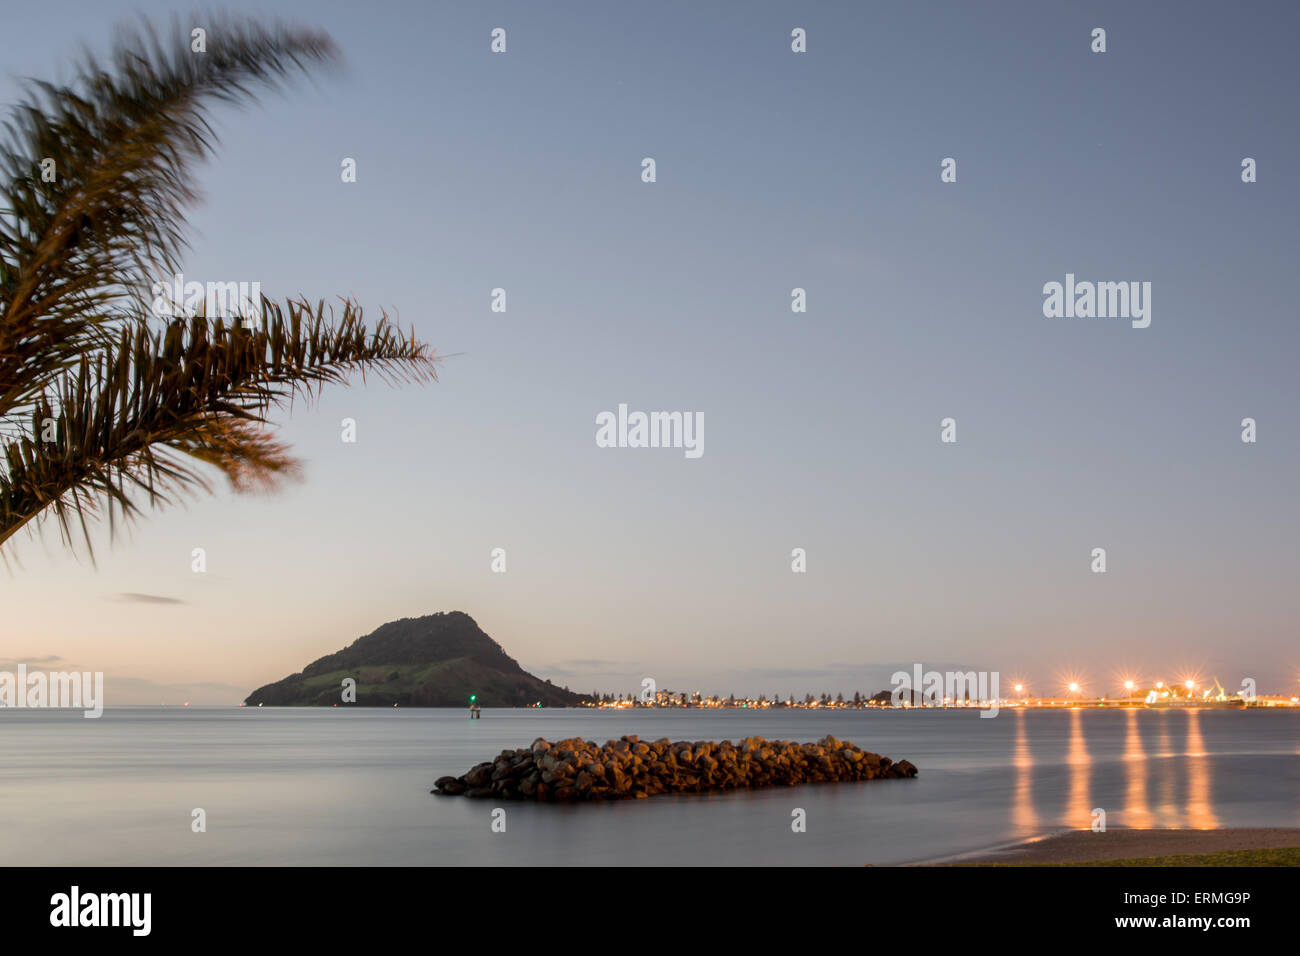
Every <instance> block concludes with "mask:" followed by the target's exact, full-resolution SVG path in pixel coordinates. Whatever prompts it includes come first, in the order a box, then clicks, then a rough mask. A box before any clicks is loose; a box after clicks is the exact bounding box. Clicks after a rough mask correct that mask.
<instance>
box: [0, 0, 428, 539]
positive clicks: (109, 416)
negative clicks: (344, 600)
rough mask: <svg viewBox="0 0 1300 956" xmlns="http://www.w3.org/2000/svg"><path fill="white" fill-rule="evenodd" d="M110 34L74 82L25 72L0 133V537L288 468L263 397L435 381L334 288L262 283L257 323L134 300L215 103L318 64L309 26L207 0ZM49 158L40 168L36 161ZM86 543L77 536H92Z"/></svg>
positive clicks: (321, 48) (168, 233) (331, 52)
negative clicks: (308, 292) (272, 287)
mask: <svg viewBox="0 0 1300 956" xmlns="http://www.w3.org/2000/svg"><path fill="white" fill-rule="evenodd" d="M194 22H195V23H196V24H202V25H203V26H204V28H205V29H206V31H207V49H206V52H203V53H197V52H194V51H192V50H191V47H190V34H189V27H188V26H187V27H184V28H183V27H182V26H181V25H180V22H179V21H177V20H173V21H172V23H171V27H170V30H168V31H162V32H159V31H155V30H154V29H152V28H150V27H148V26H144V25H139V26H134V27H126V28H124V29H123V30H121V31H120V33H119V36H118V38H117V42H116V44H115V46H114V48H113V52H112V54H111V55H110V56H109V58H108V60H107V61H106V62H101V61H100V60H97V59H96V58H95V57H93V56H92V55H90V54H89V53H86V54H83V57H82V63H81V67H80V70H79V72H78V73H77V75H76V78H75V81H74V82H73V83H71V84H70V85H66V86H60V85H56V84H53V83H50V82H46V81H40V80H31V81H29V82H28V84H27V89H26V94H25V100H24V101H23V102H22V103H20V104H19V105H18V106H17V107H16V108H15V110H14V111H13V113H12V115H11V116H10V118H9V119H8V121H7V122H6V123H5V124H4V132H3V135H0V545H3V544H4V542H6V541H7V540H8V539H10V538H11V537H12V536H13V535H14V534H15V533H16V532H17V531H18V530H19V529H21V528H23V527H26V526H28V525H29V524H30V523H31V522H33V521H38V519H40V518H41V517H43V516H45V515H46V514H48V515H50V516H51V517H52V518H53V520H55V521H57V523H58V526H59V529H60V533H61V535H62V536H63V538H64V539H65V540H66V541H68V542H71V541H72V540H73V538H74V534H75V532H76V530H77V529H80V531H81V535H82V536H83V537H84V538H85V541H86V543H87V545H89V544H90V532H89V525H88V522H89V520H90V519H92V518H94V517H96V516H99V515H105V516H106V517H107V519H108V521H109V523H110V529H111V528H113V527H115V526H116V523H117V522H118V521H119V520H121V519H124V518H125V519H129V518H131V517H133V516H135V515H137V514H138V513H139V512H140V511H141V510H142V508H144V507H145V506H159V505H163V504H166V503H168V502H170V501H173V500H174V499H175V498H176V497H177V496H178V495H179V494H181V493H183V492H185V491H193V490H201V489H209V487H210V486H209V484H208V478H207V474H208V473H210V472H212V471H214V470H215V471H216V472H219V473H221V474H224V475H225V476H226V478H227V479H228V480H229V482H230V483H231V485H232V486H233V487H235V488H236V489H237V490H253V489H258V488H267V487H274V486H276V485H277V484H278V483H279V482H281V481H283V480H285V479H288V478H292V477H294V476H295V475H296V474H297V473H298V463H297V462H296V461H295V460H294V458H293V457H292V455H291V454H290V451H289V449H288V448H287V447H286V446H285V445H284V444H283V443H282V442H280V441H278V440H277V439H276V438H275V437H274V436H273V434H272V433H271V431H270V430H269V425H270V422H269V414H270V412H271V410H272V409H273V408H279V407H285V406H288V405H290V404H291V403H292V402H293V401H294V400H295V399H296V398H298V397H302V398H305V399H307V400H311V399H312V398H314V396H315V395H316V393H317V391H318V390H319V389H320V388H321V387H323V386H325V385H329V384H334V383H346V382H347V381H348V380H349V378H350V376H351V375H353V374H354V373H357V374H360V375H361V376H362V377H363V378H364V377H365V376H366V375H367V374H368V373H373V374H376V375H378V376H379V377H380V378H382V379H385V380H387V381H389V382H392V383H397V382H403V381H414V382H423V381H430V380H436V366H437V362H438V359H437V357H436V356H435V354H434V352H433V350H432V349H431V348H430V347H429V346H427V345H425V344H423V343H421V342H419V341H417V340H416V338H415V334H414V330H412V331H411V332H410V333H409V334H407V335H403V334H402V333H401V332H400V331H399V330H398V329H397V328H396V326H395V325H394V324H393V323H391V322H390V321H389V320H388V317H387V316H386V315H385V316H383V317H382V318H381V319H380V321H379V322H377V323H376V324H375V325H374V327H373V328H368V327H367V326H366V325H365V323H364V322H363V320H362V314H361V309H360V307H359V306H358V305H357V304H356V303H355V302H353V301H351V300H343V303H342V307H341V311H340V313H339V314H338V315H336V314H335V310H334V309H333V308H327V307H326V305H325V303H324V301H319V302H318V303H317V304H316V306H314V307H313V306H312V305H311V304H310V303H309V302H307V301H305V300H294V301H289V302H286V303H285V304H283V305H280V304H278V303H274V302H272V301H270V300H269V299H265V298H263V300H262V302H261V313H260V314H259V315H257V316H256V322H253V321H249V320H246V319H239V318H237V319H234V320H232V321H229V322H227V321H225V320H223V319H220V318H211V319H210V318H207V317H205V316H204V315H202V314H200V315H198V316H191V317H187V318H182V319H175V320H171V321H168V322H166V323H165V324H162V325H160V324H159V323H158V321H157V319H156V318H155V317H154V316H152V315H151V314H150V312H149V310H148V309H147V308H146V307H145V305H144V303H145V301H147V296H146V295H145V290H147V289H151V287H152V284H153V280H154V279H155V278H156V277H158V276H159V275H161V274H167V273H173V272H176V271H179V270H177V268H176V264H177V262H178V258H179V256H180V254H181V253H182V251H183V250H184V247H185V238H184V232H183V225H184V223H185V221H186V220H185V215H186V207H187V206H189V205H190V204H192V203H193V202H194V201H196V199H197V198H198V190H197V185H196V179H195V171H194V170H195V167H196V165H197V163H198V162H199V161H200V160H202V159H204V158H205V157H207V156H209V155H210V154H211V153H212V152H213V150H214V148H215V146H216V145H217V144H216V135H215V133H214V131H213V126H212V123H211V112H210V111H211V110H212V108H213V107H214V106H218V105H225V104H242V103H246V102H249V101H251V100H252V99H254V98H255V96H256V94H257V92H258V91H259V90H272V89H277V88H280V87H283V86H284V85H285V84H286V83H287V82H288V81H290V80H291V79H292V78H293V77H294V76H295V75H298V74H304V73H306V72H308V71H309V70H310V69H312V68H314V67H318V66H321V65H326V64H331V63H334V62H337V60H338V51H337V49H336V47H335V45H334V43H333V41H332V40H331V39H330V38H329V37H328V36H327V35H326V34H324V33H321V32H320V31H317V30H313V29H309V28H303V27H296V26H286V25H283V24H273V25H266V24H263V23H260V22H257V21H252V20H244V19H238V18H229V17H222V16H215V15H207V16H199V17H196V18H195V20H194ZM43 162H45V163H47V164H51V163H52V164H53V167H52V168H53V170H54V172H55V176H54V178H53V179H52V181H47V178H46V177H45V176H43V175H42V163H43ZM92 557H93V551H92Z"/></svg>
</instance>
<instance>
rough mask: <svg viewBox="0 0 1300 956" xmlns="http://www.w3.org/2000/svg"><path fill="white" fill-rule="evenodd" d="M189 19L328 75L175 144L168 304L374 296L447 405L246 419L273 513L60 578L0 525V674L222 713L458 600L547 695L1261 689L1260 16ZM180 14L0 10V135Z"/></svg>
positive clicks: (1269, 531) (1287, 524)
mask: <svg viewBox="0 0 1300 956" xmlns="http://www.w3.org/2000/svg"><path fill="white" fill-rule="evenodd" d="M981 7H982V8H981ZM232 9H234V10H238V11H243V12H248V13H253V14H261V15H272V16H280V17H283V18H285V19H288V20H294V21H301V22H303V23H308V24H312V25H316V26H319V27H321V28H324V29H325V30H327V31H328V32H329V33H331V35H332V36H333V37H334V39H335V40H336V41H337V42H338V44H339V45H340V46H341V48H342V50H343V53H344V56H345V58H346V68H345V69H344V70H343V71H342V72H340V73H333V74H331V73H321V74H318V75H316V76H315V77H314V78H313V79H312V80H311V81H310V82H302V83H299V84H298V85H297V86H296V88H295V89H293V90H290V91H289V92H288V93H286V94H283V95H275V94H273V95H268V96H266V97H264V98H263V99H262V101H261V103H260V104H259V105H258V106H257V107H255V108H253V109H251V110H246V111H242V112H241V111H237V110H230V109H224V110H221V111H219V112H218V113H217V119H218V121H219V122H218V129H219V132H220V134H221V147H220V151H219V154H218V156H217V157H216V159H215V161H214V162H212V163H211V164H209V165H208V166H206V167H205V168H204V169H203V171H202V173H201V181H202V183H203V187H204V191H205V201H204V202H203V204H202V205H201V206H198V207H197V208H195V210H194V212H193V216H192V219H191V220H190V222H189V227H190V237H191V240H192V249H191V252H190V254H189V255H188V256H187V257H186V259H185V261H184V274H185V277H186V279H193V280H198V281H258V282H261V284H262V289H263V291H264V292H266V293H267V294H268V295H270V296H271V297H272V298H278V299H283V298H285V297H288V296H296V295H299V294H305V295H307V296H308V297H310V298H311V299H313V300H315V299H317V298H320V297H326V298H329V297H334V296H339V295H349V296H354V297H356V298H357V299H358V300H359V301H360V302H361V303H362V304H363V305H364V306H365V307H366V308H367V311H368V312H373V314H374V315H376V316H378V314H379V310H380V309H381V308H386V309H388V311H389V312H390V314H396V315H399V316H400V319H401V321H402V323H403V325H414V327H415V330H416V332H417V334H418V337H419V338H421V339H422V340H424V341H427V342H430V343H431V344H432V345H434V346H435V347H436V348H437V349H438V351H439V352H440V353H442V354H443V355H445V356H447V357H446V360H445V363H444V364H443V366H442V368H441V370H440V379H441V380H440V381H439V382H438V383H437V384H432V385H427V386H424V387H410V386H408V387H403V388H400V389H392V388H389V387H388V386H386V385H384V384H382V383H380V382H378V381H370V382H367V383H366V384H365V386H364V387H363V386H362V384H361V382H360V381H359V380H358V381H355V382H354V384H353V386H352V387H350V388H346V389H345V388H338V387H336V388H332V389H329V390H327V391H326V392H325V393H324V395H323V397H322V399H321V400H320V401H319V403H317V404H315V405H313V406H311V407H305V406H299V407H295V408H294V410H293V411H292V413H291V414H290V413H283V414H279V415H277V421H278V422H279V424H280V427H279V434H280V436H281V437H283V438H285V439H287V440H288V441H290V442H291V443H292V444H293V446H294V448H295V450H296V451H297V453H298V454H299V455H300V456H301V457H302V458H303V459H304V460H305V462H306V468H305V480H304V481H303V482H302V483H301V484H298V485H294V486H291V487H289V488H288V489H286V490H284V491H282V492H280V493H278V494H275V495H272V496H264V497H246V496H236V495H233V494H232V493H230V492H229V491H228V490H227V489H226V488H225V486H224V483H223V481H222V479H220V478H217V477H214V479H213V480H214V484H216V485H217V487H218V488H219V489H220V490H219V493H218V494H216V495H214V496H211V497H207V496H200V497H196V498H193V499H191V500H189V501H188V502H186V503H185V504H184V505H183V506H180V507H174V508H171V509H168V510H165V511H160V512H157V513H155V514H151V515H148V516H147V517H145V518H144V519H143V520H142V521H140V522H139V523H137V524H136V525H134V526H133V527H132V528H131V529H130V530H129V532H128V533H126V534H124V535H121V536H119V538H118V539H117V540H116V541H112V542H110V541H109V539H108V536H107V527H106V526H103V527H101V528H100V529H98V532H97V538H96V552H95V558H96V561H97V566H96V565H95V564H92V562H91V561H90V559H89V557H88V556H87V555H86V552H85V548H84V547H78V548H77V549H76V551H75V553H73V552H70V551H69V550H68V549H67V548H66V547H65V546H64V545H62V544H61V543H60V541H59V537H58V533H57V529H56V528H55V527H54V526H53V525H46V526H45V527H44V530H43V533H42V534H40V535H38V536H36V537H31V536H28V535H26V534H23V535H19V536H18V537H17V538H15V539H14V540H13V541H12V542H11V544H12V547H7V548H6V553H7V554H8V555H9V563H8V567H7V568H4V567H0V608H2V611H0V669H4V668H7V667H11V666H13V664H15V663H16V662H19V661H29V662H40V663H32V664H31V666H33V667H44V668H48V669H61V668H72V667H76V668H77V669H83V670H95V671H104V672H105V673H106V681H105V694H106V698H107V703H108V705H109V706H113V705H114V704H133V703H143V704H154V703H159V702H161V701H163V700H166V701H167V702H168V703H179V702H181V701H182V700H190V701H191V702H193V703H195V704H198V703H213V704H216V703H222V704H227V703H236V702H238V701H240V700H242V699H243V698H244V697H245V696H246V695H247V694H248V693H249V692H250V691H251V690H253V689H254V688H255V687H258V686H260V685H262V684H265V683H267V682H270V681H272V680H277V679H279V678H281V677H283V676H285V675H287V674H290V673H292V672H294V671H298V670H300V669H301V668H302V667H303V666H304V665H305V664H307V663H308V662H310V661H312V660H314V659H315V658H317V657H319V656H321V655H323V654H326V653H329V652H332V651H334V650H337V649H339V648H341V647H343V646H344V645H346V644H348V643H350V642H351V641H353V640H354V639H356V638H357V637H359V636H361V635H363V634H367V633H369V632H370V631H372V630H374V629H375V628H376V627H378V626H379V625H380V624H383V623H385V622H387V621H391V620H394V619H396V618H400V617H412V616H418V615H423V614H429V613H433V612H435V611H444V610H463V611H465V612H467V613H469V614H470V615H471V616H473V617H474V618H475V620H477V622H478V623H479V625H480V626H481V627H482V628H483V629H484V630H485V631H486V632H487V633H488V634H490V635H491V636H492V637H493V638H495V639H496V640H497V641H498V642H499V643H501V644H502V646H503V647H504V648H505V649H506V651H507V652H508V653H509V654H511V655H512V656H513V657H515V658H516V659H517V660H519V662H520V663H521V664H522V665H523V666H524V667H525V668H527V669H529V670H531V671H533V672H534V673H537V674H539V675H540V676H542V677H548V678H550V679H552V680H554V681H555V682H556V683H558V684H565V685H568V686H570V687H571V688H572V689H574V690H576V691H580V692H584V693H585V692H589V691H592V690H602V691H613V692H629V691H633V690H637V689H639V687H640V684H641V680H642V678H644V677H652V678H654V679H655V681H656V682H657V684H658V686H659V687H660V688H672V689H678V690H686V691H694V690H699V691H703V692H719V693H723V694H727V693H736V694H741V693H753V694H757V693H760V692H763V693H768V694H772V693H779V694H781V695H785V694H787V693H796V694H800V695H802V694H803V693H804V692H806V691H811V692H818V693H820V692H821V691H823V690H825V691H830V692H832V693H835V692H837V691H843V692H845V693H851V692H852V691H853V690H862V691H866V692H875V691H877V690H880V689H882V688H884V687H887V686H888V676H889V674H890V673H891V672H892V671H894V670H896V669H898V668H899V667H905V668H908V669H910V667H911V665H912V663H913V662H920V663H922V664H924V665H925V666H926V667H935V668H945V667H952V666H962V667H963V668H964V667H970V668H976V669H984V670H997V671H1000V672H1001V673H1002V675H1003V686H1004V688H1005V687H1006V686H1007V684H1008V682H1009V679H1010V678H1011V677H1015V678H1019V679H1022V680H1025V681H1026V683H1028V684H1029V686H1030V688H1031V689H1033V690H1034V691H1039V692H1042V693H1044V694H1049V693H1052V692H1058V693H1059V689H1060V687H1061V685H1062V683H1063V681H1064V680H1065V678H1066V675H1071V676H1075V677H1077V678H1079V679H1081V680H1082V682H1083V684H1084V686H1085V688H1087V689H1089V690H1092V691H1094V692H1096V693H1099V694H1101V693H1107V692H1108V691H1109V690H1111V689H1115V688H1117V685H1118V682H1119V680H1121V679H1122V677H1123V676H1125V675H1131V676H1137V677H1149V678H1153V679H1154V678H1159V677H1164V678H1165V679H1182V678H1183V677H1184V676H1185V675H1188V674H1193V673H1194V674H1197V675H1199V676H1200V677H1202V678H1205V679H1208V678H1210V677H1218V678H1219V679H1220V680H1221V681H1222V682H1223V684H1224V686H1225V687H1226V688H1227V689H1228V690H1229V691H1234V690H1237V689H1239V688H1240V685H1241V681H1242V679H1243V678H1247V677H1250V678H1254V679H1255V680H1257V681H1258V685H1259V689H1260V691H1261V692H1267V693H1280V692H1283V691H1286V692H1288V693H1294V692H1295V690H1296V688H1297V687H1300V684H1297V680H1298V679H1300V646H1298V642H1297V621H1298V620H1300V588H1297V586H1296V582H1297V579H1298V578H1300V546H1298V545H1297V538H1296V532H1297V527H1300V506H1297V503H1296V497H1295V495H1296V490H1295V489H1296V485H1297V480H1296V479H1297V474H1298V472H1300V423H1297V415H1296V413H1297V408H1298V406H1297V397H1298V396H1297V392H1298V388H1297V383H1298V382H1300V378H1298V377H1297V374H1296V367H1295V366H1296V360H1297V355H1298V354H1300V329H1298V328H1297V319H1298V316H1297V307H1296V291H1295V273H1296V267H1295V259H1296V253H1297V248H1298V246H1297V235H1296V233H1297V223H1300V183H1297V180H1296V177H1295V175H1294V171H1293V170H1292V169H1291V168H1290V164H1291V163H1293V162H1294V161H1295V158H1296V157H1297V156H1300V133H1298V132H1297V126H1296V117H1297V115H1300V111H1298V110H1297V97H1298V94H1297V91H1298V90H1300V65H1298V61H1297V58H1296V57H1295V55H1294V51H1293V49H1292V47H1293V45H1294V42H1295V37H1296V35H1297V30H1298V29H1300V12H1297V9H1296V8H1295V7H1286V6H1282V5H1269V6H1267V7H1266V6H1263V5H1254V4H1247V5H1243V6H1237V5H1228V4H1221V3H1220V4H1196V3H1174V2H1169V3H1142V4H1133V3H1128V2H1122V3H1113V4H1089V5H1088V6H1087V8H1086V9H1085V8H1084V7H1083V5H1078V4H1066V3H1059V2H1050V3H1044V2H1025V3H997V4H986V5H975V4H958V3H944V4H940V3H908V4H884V3H817V4H793V3H791V4H771V3H726V4H724V3H706V4H700V3H673V2H662V3H656V4H650V5H645V4H631V3H627V4H622V3H598V2H590V3H564V4H538V3H473V4H471V3H424V2H420V3H417V2H407V3H397V2H376V3H341V2H328V3H321V2H318V3H308V2H305V0H304V2H279V0H268V2H265V3H258V4H255V5H249V6H247V7H235V8H232ZM174 10H175V11H178V12H182V11H184V10H186V8H185V7H183V6H177V5H175V4H171V3H155V2H139V3H131V4H125V3H116V2H104V0H85V2H78V3H68V2H50V3H44V4H19V5H14V6H12V7H11V8H9V9H7V10H6V17H5V21H6V22H5V33H6V36H7V39H8V42H7V43H6V53H5V64H4V65H5V75H4V76H3V77H0V94H2V95H0V103H3V104H4V105H5V106H6V107H7V106H8V105H10V104H12V103H14V102H15V101H16V100H17V99H18V96H19V85H18V80H19V78H21V77H24V76H36V77H40V78H47V79H67V78H68V77H69V75H70V74H69V71H70V69H71V68H72V66H73V65H74V63H75V54H76V51H77V49H78V47H79V45H80V44H81V43H83V42H84V43H86V44H88V45H90V46H91V47H92V48H94V49H105V48H106V46H107V43H108V41H109V39H110V36H111V27H112V25H113V24H114V23H115V22H118V21H121V20H123V19H124V18H129V17H131V16H133V15H134V12H135V11H140V12H143V13H144V14H145V15H146V16H147V17H149V18H151V19H157V20H159V21H160V22H163V21H165V20H166V17H167V16H168V15H170V13H171V12H172V11H174ZM204 19H205V18H204V17H202V16H197V17H195V16H191V15H189V14H186V15H185V17H184V18H183V21H182V22H183V23H185V24H188V23H190V22H191V20H192V21H193V24H194V25H195V26H203V25H204V23H203V21H204ZM496 27H501V28H504V29H505V30H506V33H507V51H506V52H505V53H503V54H494V53H492V52H491V50H490V42H491V36H490V33H491V31H492V30H493V28H496ZM796 27H801V28H804V29H805V30H806V31H807V52H806V53H795V52H792V50H791V30H792V29H794V28H796ZM1096 27H1101V28H1104V29H1105V30H1106V45H1107V49H1106V52H1104V53H1093V52H1092V51H1091V49H1090V47H1091V43H1092V40H1091V33H1092V31H1093V29H1094V28H1096ZM646 157H652V158H653V159H654V160H655V164H656V181H655V182H653V183H646V182H643V181H642V160H643V158H646ZM947 157H951V158H953V159H955V160H956V172H957V179H956V182H952V183H945V182H941V179H940V172H941V169H940V164H941V162H942V161H943V160H944V159H945V158H947ZM1246 157H1250V158H1253V159H1254V160H1255V161H1256V163H1257V176H1258V181H1257V182H1253V183H1244V182H1243V181H1242V160H1243V158H1246ZM345 158H353V159H355V160H356V164H357V181H356V182H355V183H344V182H342V181H341V176H340V168H341V167H340V164H341V163H342V162H343V160H344V159H345ZM1067 274H1073V275H1074V276H1075V277H1076V279H1077V281H1080V282H1082V281H1085V280H1087V281H1093V282H1102V281H1124V282H1139V283H1142V282H1149V283H1150V284H1151V300H1150V306H1151V313H1150V318H1151V322H1150V326H1149V327H1147V328H1134V327H1132V324H1131V323H1130V321H1129V320H1128V319H1126V318H1048V317H1045V316H1044V310H1043V306H1044V292H1043V287H1044V285H1045V284H1046V283H1049V282H1062V283H1064V282H1065V281H1066V275H1067ZM498 287H499V288H504V289H505V290H506V293H507V311H506V312H504V313H500V312H493V311H492V310H491V308H490V306H491V294H492V290H493V289H494V288H498ZM796 287H798V288H803V289H805V290H806V293H807V312H806V313H795V312H792V310H791V290H792V289H794V288H796ZM620 403H626V404H627V405H628V406H629V408H630V409H632V410H642V411H659V410H671V411H682V412H687V413H700V414H702V415H703V420H704V423H705V429H704V444H703V449H704V452H703V454H702V456H701V457H699V458H695V459H691V458H688V457H686V455H685V454H684V453H683V451H682V450H681V449H666V448H658V449H650V448H600V447H597V444H596V440H595V436H596V416H597V415H599V414H600V413H601V412H605V411H616V410H617V408H618V406H619V404H620ZM949 417H951V418H953V419H955V420H956V435H957V441H956V442H955V443H944V442H941V441H940V422H941V420H943V419H945V418H949ZM344 418H352V419H355V421H356V423H357V441H356V442H355V443H345V442H343V441H342V439H341V430H342V429H341V427H340V422H341V421H342V420H343V419H344ZM1244 418H1253V419H1255V421H1256V422H1257V429H1258V431H1257V441H1256V442H1255V443H1244V442H1243V441H1242V440H1241V435H1242V424H1241V423H1242V420H1243V419H1244ZM196 547H201V548H204V549H205V551H206V554H207V573H204V574H196V573H193V572H192V570H191V552H192V549H194V548H196ZM494 548H503V549H505V551H506V556H507V558H506V560H507V570H506V572H505V573H494V572H493V571H492V568H491V552H492V550H493V549H494ZM795 548H804V549H806V553H807V571H806V573H793V572H792V570H791V551H792V549H795ZM1094 548H1104V549H1105V550H1106V564H1107V570H1106V572H1105V573H1104V574H1097V573H1093V571H1092V568H1091V566H1092V560H1093V559H1092V552H1093V549H1094Z"/></svg>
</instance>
